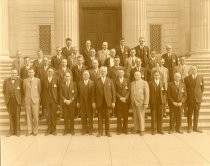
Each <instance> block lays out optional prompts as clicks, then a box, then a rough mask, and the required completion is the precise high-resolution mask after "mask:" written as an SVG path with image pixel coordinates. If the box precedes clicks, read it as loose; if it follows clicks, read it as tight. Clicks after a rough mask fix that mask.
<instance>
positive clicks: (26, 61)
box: [20, 56, 31, 80]
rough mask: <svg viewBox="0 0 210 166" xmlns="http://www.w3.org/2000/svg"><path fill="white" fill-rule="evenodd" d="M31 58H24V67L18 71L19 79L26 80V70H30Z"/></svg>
mask: <svg viewBox="0 0 210 166" xmlns="http://www.w3.org/2000/svg"><path fill="white" fill-rule="evenodd" d="M30 61H31V58H30V57H28V56H25V57H24V66H23V67H21V69H20V78H21V79H22V80H23V79H26V78H28V70H29V69H30V68H31V62H30Z"/></svg>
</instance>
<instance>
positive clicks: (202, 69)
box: [0, 58, 210, 135]
mask: <svg viewBox="0 0 210 166" xmlns="http://www.w3.org/2000/svg"><path fill="white" fill-rule="evenodd" d="M187 63H188V64H195V65H197V66H198V69H199V73H200V74H203V76H204V82H205V91H204V98H203V102H202V105H201V110H200V117H199V126H200V127H201V128H202V129H203V130H210V58H188V59H187ZM10 68H11V61H0V135H5V134H6V133H7V132H8V130H9V119H8V113H7V110H6V106H5V104H4V97H3V93H2V87H3V81H4V79H5V78H7V77H9V75H10ZM147 114H148V115H149V110H147ZM130 115H131V114H130ZM20 122H21V133H26V129H27V127H26V120H25V111H24V108H23V109H22V111H21V117H20ZM116 124H117V121H116V118H113V119H111V125H110V128H111V130H112V131H116V127H117V125H116ZM128 126H129V130H131V129H132V127H133V119H132V116H130V117H129V125H128ZM150 126H151V123H150V116H148V118H147V119H146V129H147V130H150ZM168 127H169V117H168V118H165V119H164V120H163V129H164V130H165V131H168ZM186 127H187V119H186V117H183V118H182V128H183V129H186ZM46 129H47V125H46V120H42V121H40V133H44V132H45V131H46ZM63 129H64V122H63V120H62V119H61V120H58V122H57V130H58V132H59V133H61V132H62V131H63ZM75 130H76V132H79V131H80V130H81V120H80V119H75ZM94 130H95V131H97V119H96V118H95V119H94Z"/></svg>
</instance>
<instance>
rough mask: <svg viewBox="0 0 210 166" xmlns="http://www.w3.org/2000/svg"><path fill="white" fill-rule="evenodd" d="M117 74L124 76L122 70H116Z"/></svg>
mask: <svg viewBox="0 0 210 166" xmlns="http://www.w3.org/2000/svg"><path fill="white" fill-rule="evenodd" d="M118 75H119V77H120V78H122V77H123V76H124V71H123V70H119V71H118Z"/></svg>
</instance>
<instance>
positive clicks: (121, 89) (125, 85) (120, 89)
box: [114, 77, 130, 104]
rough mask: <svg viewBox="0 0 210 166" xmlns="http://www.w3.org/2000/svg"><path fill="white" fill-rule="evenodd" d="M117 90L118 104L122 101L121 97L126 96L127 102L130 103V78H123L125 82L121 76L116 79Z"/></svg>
mask: <svg viewBox="0 0 210 166" xmlns="http://www.w3.org/2000/svg"><path fill="white" fill-rule="evenodd" d="M114 85H115V91H116V104H120V103H122V102H121V101H120V98H121V97H125V98H126V103H127V104H129V103H130V82H129V81H128V79H126V78H123V82H122V83H121V82H120V79H119V77H118V78H117V79H116V81H115V83H114Z"/></svg>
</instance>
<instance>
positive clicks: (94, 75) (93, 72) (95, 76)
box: [89, 59, 100, 82]
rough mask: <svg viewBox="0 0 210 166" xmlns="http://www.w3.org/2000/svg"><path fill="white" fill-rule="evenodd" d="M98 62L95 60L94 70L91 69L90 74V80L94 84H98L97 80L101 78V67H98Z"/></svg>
mask: <svg viewBox="0 0 210 166" xmlns="http://www.w3.org/2000/svg"><path fill="white" fill-rule="evenodd" d="M98 66H99V65H98V60H96V59H95V60H93V62H92V68H91V69H89V73H90V79H91V80H92V81H94V82H96V80H97V79H98V78H100V71H99V67H98Z"/></svg>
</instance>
